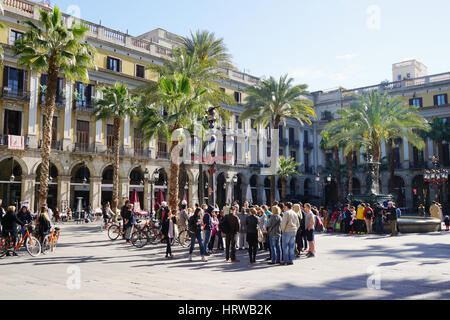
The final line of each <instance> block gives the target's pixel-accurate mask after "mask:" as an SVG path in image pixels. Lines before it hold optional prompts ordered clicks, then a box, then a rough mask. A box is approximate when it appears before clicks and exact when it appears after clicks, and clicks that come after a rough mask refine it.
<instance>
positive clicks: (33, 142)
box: [0, 0, 318, 210]
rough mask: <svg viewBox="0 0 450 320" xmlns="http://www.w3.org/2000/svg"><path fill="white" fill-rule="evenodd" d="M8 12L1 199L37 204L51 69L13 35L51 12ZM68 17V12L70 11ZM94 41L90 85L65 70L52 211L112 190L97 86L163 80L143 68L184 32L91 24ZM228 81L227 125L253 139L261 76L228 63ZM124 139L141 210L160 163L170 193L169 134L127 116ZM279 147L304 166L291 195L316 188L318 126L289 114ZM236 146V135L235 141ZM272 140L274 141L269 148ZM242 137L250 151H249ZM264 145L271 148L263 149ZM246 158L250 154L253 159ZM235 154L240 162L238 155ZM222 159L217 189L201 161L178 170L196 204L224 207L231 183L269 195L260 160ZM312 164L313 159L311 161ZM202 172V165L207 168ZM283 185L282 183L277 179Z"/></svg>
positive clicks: (108, 131)
mask: <svg viewBox="0 0 450 320" xmlns="http://www.w3.org/2000/svg"><path fill="white" fill-rule="evenodd" d="M3 8H4V10H5V11H4V15H3V16H0V20H1V22H2V23H3V24H4V25H5V26H6V28H4V29H3V30H0V42H1V43H2V46H3V48H4V50H5V59H4V63H3V66H2V68H3V77H2V78H1V80H0V81H1V82H0V83H1V86H2V92H1V98H0V114H1V122H0V175H1V177H0V198H1V199H3V204H4V205H8V204H11V203H17V204H20V203H21V202H23V201H28V202H29V205H30V207H31V208H33V209H36V208H37V206H38V204H37V199H38V196H37V191H38V189H39V181H40V163H41V139H42V122H43V112H42V110H43V109H42V105H43V103H44V102H45V90H43V88H45V85H46V75H45V74H37V73H35V72H31V71H30V70H25V69H24V68H23V67H21V66H19V65H18V64H17V60H18V59H17V57H15V56H14V55H13V52H12V45H13V43H14V41H15V40H16V39H18V38H20V36H21V35H22V34H23V33H24V32H25V31H26V27H25V26H24V25H23V21H26V20H32V21H36V20H37V19H38V17H39V14H38V9H39V8H40V9H44V10H49V8H47V7H46V6H45V5H42V4H37V3H35V2H31V1H26V0H4V1H3ZM64 19H71V17H69V16H66V15H64ZM83 23H84V24H85V25H86V26H88V27H89V30H90V31H89V36H88V39H87V41H88V43H90V44H91V45H93V46H94V47H95V49H96V50H97V54H96V57H95V64H96V66H97V70H92V71H90V72H89V77H90V81H89V84H87V85H84V84H82V83H81V82H77V81H75V82H71V81H69V80H67V79H65V77H64V74H60V78H59V83H58V95H57V99H56V112H55V115H54V119H53V127H52V130H53V140H52V155H51V172H50V175H51V178H50V182H49V183H50V184H49V186H50V190H49V199H48V204H49V206H50V207H52V208H56V207H58V208H60V209H61V208H62V209H64V208H66V207H71V208H75V206H76V203H77V199H78V198H82V199H83V200H82V202H83V204H84V205H87V204H92V207H93V208H94V209H96V208H99V207H101V205H102V204H103V203H105V202H106V201H111V197H112V161H113V159H112V124H113V123H112V119H111V120H110V121H96V120H95V118H94V117H93V115H92V112H93V110H94V98H95V97H96V98H99V97H100V92H99V88H100V87H101V86H105V85H106V86H108V85H112V84H114V83H115V82H124V83H126V84H127V85H128V86H129V87H130V88H131V89H133V88H136V87H139V86H142V85H145V84H148V83H150V82H152V81H157V75H156V74H153V73H152V72H151V71H149V70H148V69H147V68H146V66H148V65H150V64H162V63H163V61H164V60H166V59H170V58H171V57H170V51H171V49H172V48H173V47H174V46H176V45H177V44H179V37H178V36H177V35H175V34H172V33H170V32H167V31H165V30H163V29H155V30H152V31H150V32H148V33H146V34H144V35H141V36H138V37H132V36H130V35H128V34H125V33H122V32H119V31H116V30H113V29H109V28H106V27H104V26H101V25H98V24H94V23H91V22H88V21H83ZM223 71H224V72H225V73H226V74H227V76H228V79H227V80H226V81H221V83H220V86H221V87H222V90H224V91H225V92H226V93H228V94H230V95H231V96H234V97H235V100H236V105H234V106H227V107H226V108H227V109H228V110H229V112H230V113H231V114H232V117H231V120H230V121H229V123H226V124H224V125H223V126H224V128H225V127H226V128H228V129H232V130H235V131H238V130H243V132H244V133H246V134H247V139H248V136H249V135H250V128H251V126H252V124H253V123H252V121H251V120H249V121H246V122H245V123H240V122H239V114H240V113H241V112H242V111H243V102H244V101H245V93H244V90H245V88H246V87H247V86H249V85H254V84H256V83H258V81H259V79H258V78H257V77H254V76H251V75H249V74H246V73H242V72H239V71H236V70H223ZM121 128H122V129H121V139H120V141H121V142H120V156H121V167H120V191H119V194H120V196H121V197H129V196H130V194H131V192H133V191H134V190H136V191H137V192H138V195H139V198H140V202H141V207H142V208H143V209H145V210H148V209H149V208H150V203H151V202H150V200H151V197H152V195H151V191H150V190H151V189H152V188H151V186H150V184H149V177H148V175H147V174H148V173H150V175H151V173H153V172H155V170H159V172H160V178H159V181H157V182H156V183H155V186H154V188H153V191H154V194H153V196H154V197H156V194H157V193H158V192H159V190H161V191H162V192H163V193H164V195H165V198H166V199H167V184H168V181H169V174H170V171H169V168H170V154H169V153H168V151H169V149H168V144H167V142H165V141H160V140H158V139H155V140H153V141H149V142H147V141H144V140H143V137H142V134H141V133H140V132H138V131H137V130H136V121H135V120H133V119H128V118H127V119H125V121H123V123H122V126H121ZM258 132H259V133H258V134H268V135H270V130H263V129H262V128H261V127H260V128H258ZM282 132H283V134H282V137H281V138H280V142H281V143H280V154H282V155H285V156H292V157H294V158H295V159H296V160H297V161H299V162H300V163H302V164H304V166H303V167H304V168H301V170H303V171H305V173H306V174H305V175H302V176H301V177H294V178H292V179H291V180H290V181H289V186H290V188H288V194H290V195H291V197H293V198H298V197H300V196H301V195H313V194H314V195H316V194H317V193H318V188H317V187H316V186H315V185H314V173H315V169H316V168H317V156H318V155H317V154H316V153H314V146H315V145H317V137H318V136H317V126H316V125H314V126H306V127H301V126H300V124H299V123H298V122H297V121H295V120H288V121H287V123H286V125H285V126H284V128H283V129H282ZM233 141H234V144H237V140H236V139H235V140H233ZM269 146H270V145H269ZM249 149H250V148H249V147H248V141H246V150H245V152H246V153H252V152H254V151H253V150H249ZM266 149H267V150H266ZM262 152H268V154H269V155H270V147H265V146H264V147H263V146H262V145H260V144H259V145H258V150H257V151H256V154H257V155H258V156H259V157H260V156H261V153H262ZM246 159H249V157H247V158H246ZM233 161H234V160H233ZM246 161H248V162H246V163H245V164H237V163H236V162H232V163H231V164H222V165H221V164H219V165H218V166H217V171H216V173H214V180H213V181H214V184H215V188H211V186H208V181H209V173H208V169H209V168H208V166H207V165H203V167H202V168H200V166H199V165H198V164H186V165H183V166H182V172H181V176H180V178H181V179H180V198H183V197H184V195H185V194H186V198H187V199H188V200H189V202H190V203H197V202H200V200H199V194H200V195H201V194H202V192H199V189H200V188H203V194H204V195H205V196H206V197H210V196H211V195H210V190H214V192H215V194H214V199H216V202H217V203H218V204H224V203H225V193H226V190H228V189H227V188H231V187H233V190H234V191H233V192H234V199H238V200H242V199H245V196H246V192H247V188H248V186H249V185H250V186H251V190H252V195H253V200H254V202H255V203H256V202H259V201H261V200H262V199H263V198H264V196H263V193H264V192H265V196H266V198H267V199H269V198H270V197H269V191H270V180H269V179H267V177H262V176H261V174H260V173H261V167H262V165H261V164H258V161H257V162H256V163H253V164H251V163H250V162H252V161H253V162H254V160H246ZM315 164H316V165H315ZM200 170H202V171H203V172H202V173H201V172H200ZM200 174H203V176H204V179H203V185H202V186H200V185H199V176H200ZM234 176H237V177H238V183H237V184H235V185H233V186H231V184H232V183H231V180H232V179H231V178H232V177H234ZM278 186H279V188H281V183H278Z"/></svg>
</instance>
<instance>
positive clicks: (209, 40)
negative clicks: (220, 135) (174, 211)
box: [139, 31, 234, 207]
mask: <svg viewBox="0 0 450 320" xmlns="http://www.w3.org/2000/svg"><path fill="white" fill-rule="evenodd" d="M183 43H184V45H183V46H182V47H180V48H178V49H175V50H173V51H172V56H173V59H172V60H169V61H166V62H165V63H164V64H163V65H162V66H156V65H153V66H150V67H149V69H151V70H152V71H154V72H157V73H158V74H159V75H160V77H161V79H160V82H159V83H158V84H149V85H147V86H145V87H143V88H140V89H139V92H140V94H141V95H142V97H143V99H142V106H143V108H142V110H143V111H142V113H141V115H140V123H139V128H141V130H142V132H143V133H144V138H146V139H153V138H154V137H155V136H160V137H166V138H170V135H169V134H168V131H167V130H166V129H167V128H172V129H173V128H177V129H186V130H189V131H190V132H191V134H192V133H193V127H194V124H195V123H203V124H205V117H206V112H207V110H208V109H209V108H210V107H211V106H215V107H219V108H217V109H216V111H217V112H218V113H219V115H220V118H219V122H220V119H223V120H228V119H229V113H228V112H227V111H226V110H225V109H224V108H222V106H224V105H232V104H233V103H234V99H233V98H231V97H230V96H229V95H227V94H225V93H224V92H222V90H221V89H220V86H219V84H218V82H217V80H221V79H225V78H226V75H225V73H224V72H223V70H221V68H225V67H228V66H229V65H230V62H229V61H230V57H229V55H228V53H227V48H226V47H225V45H224V44H223V41H222V40H221V39H220V40H216V39H215V37H214V34H212V33H211V34H210V33H208V32H207V31H202V32H200V31H198V32H197V33H196V34H195V35H193V34H191V38H184V39H183ZM162 79H164V80H163V81H161V80H162ZM171 90H172V91H171ZM158 105H161V106H163V107H164V111H165V112H167V113H168V114H169V115H172V116H170V117H168V118H161V117H160V116H158V115H159V114H160V113H159V112H160V110H159V109H158V108H157V107H155V106H158ZM148 106H150V107H148ZM174 109H176V112H175V113H172V112H171V111H170V110H174ZM175 118H176V119H175ZM183 118H185V119H183ZM175 120H176V121H175ZM150 123H155V124H157V126H158V128H159V129H156V127H152V126H151V125H149V124H150ZM164 128H165V129H164ZM200 138H201V137H200ZM168 141H170V140H168ZM176 144H177V143H176ZM176 144H172V146H171V150H173V148H174V147H175V146H176ZM200 166H201V164H200ZM200 172H201V173H202V172H203V169H202V168H201V170H200ZM202 179H203V175H202V174H200V178H199V180H200V181H199V182H200V185H203V181H201V180H202ZM178 181H179V166H177V165H175V164H173V163H172V164H171V177H170V183H169V205H170V206H172V207H176V206H177V203H178V193H177V190H178ZM200 190H201V192H202V191H203V187H201V188H200Z"/></svg>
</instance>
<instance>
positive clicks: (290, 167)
mask: <svg viewBox="0 0 450 320" xmlns="http://www.w3.org/2000/svg"><path fill="white" fill-rule="evenodd" d="M297 166H298V163H296V162H295V160H294V158H286V157H280V165H279V167H278V172H277V175H278V176H279V177H280V178H281V198H282V199H283V201H286V185H287V178H289V177H292V176H295V175H300V173H299V172H298V171H297Z"/></svg>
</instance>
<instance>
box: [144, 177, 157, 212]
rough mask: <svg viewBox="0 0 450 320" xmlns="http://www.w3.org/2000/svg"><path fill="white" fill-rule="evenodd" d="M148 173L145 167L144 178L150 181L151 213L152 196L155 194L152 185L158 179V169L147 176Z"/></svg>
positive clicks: (151, 205)
mask: <svg viewBox="0 0 450 320" xmlns="http://www.w3.org/2000/svg"><path fill="white" fill-rule="evenodd" d="M149 175H150V174H149V171H148V169H145V173H144V177H146V179H148V182H149V183H150V214H153V197H154V195H155V192H154V191H153V186H154V185H155V183H156V182H157V181H158V180H159V170H158V169H156V170H155V171H154V172H153V174H152V176H151V177H149Z"/></svg>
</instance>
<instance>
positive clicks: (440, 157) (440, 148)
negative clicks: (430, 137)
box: [437, 139, 444, 168]
mask: <svg viewBox="0 0 450 320" xmlns="http://www.w3.org/2000/svg"><path fill="white" fill-rule="evenodd" d="M437 145H438V160H439V164H440V165H441V168H443V167H444V143H443V141H442V139H439V140H438V141H437Z"/></svg>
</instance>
